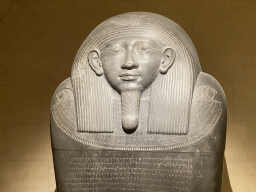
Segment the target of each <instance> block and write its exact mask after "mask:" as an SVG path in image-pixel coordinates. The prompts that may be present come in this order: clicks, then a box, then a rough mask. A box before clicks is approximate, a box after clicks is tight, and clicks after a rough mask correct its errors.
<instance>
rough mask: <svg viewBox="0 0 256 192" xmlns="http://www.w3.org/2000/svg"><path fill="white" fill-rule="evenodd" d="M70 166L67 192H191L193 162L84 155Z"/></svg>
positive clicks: (178, 159) (189, 160)
mask: <svg viewBox="0 0 256 192" xmlns="http://www.w3.org/2000/svg"><path fill="white" fill-rule="evenodd" d="M68 166H69V171H68V175H67V177H66V182H65V191H141V192H151V191H158V192H160V191H173V192H189V191H191V189H190V188H189V186H191V182H192V170H193V167H192V159H181V158H171V157H164V158H158V157H125V158H124V157H123V158H121V157H97V156H94V157H84V156H83V157H81V158H76V157H74V158H71V159H70V161H69V165H68Z"/></svg>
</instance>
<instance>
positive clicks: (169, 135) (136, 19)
mask: <svg viewBox="0 0 256 192" xmlns="http://www.w3.org/2000/svg"><path fill="white" fill-rule="evenodd" d="M226 115H227V114H226V101H225V94H224V92H223V90H222V88H221V86H220V85H219V83H218V82H217V81H216V80H215V79H214V78H213V77H212V76H210V75H208V74H206V73H203V72H202V71H201V67H200V63H199V59H198V55H197V52H196V49H195V47H194V45H193V43H192V41H191V40H190V38H189V36H188V35H187V34H186V33H185V32H184V30H183V29H182V28H181V27H180V26H179V25H177V24H176V23H175V22H173V21H172V20H170V19H168V18H166V17H163V16H160V15H157V14H153V13H143V12H138V13H126V14H122V15H118V16H115V17H112V18H110V19H108V20H106V21H104V22H103V23H101V24H100V25H99V26H98V27H96V28H95V29H94V30H93V31H92V33H91V34H90V35H89V36H88V37H87V39H86V40H85V41H84V43H83V44H82V46H81V47H80V49H79V51H78V53H77V55H76V57H75V60H74V63H73V67H72V72H71V77H70V78H68V79H66V80H65V81H63V82H62V83H61V84H60V86H59V87H58V88H57V90H56V92H55V93H54V96H53V99H52V104H51V138H52V149H53V158H54V168H55V175H56V183H57V191H58V192H69V191H71V192H73V191H75V192H84V191H93V192H94V191H99V192H102V191H117V192H119V191H127V192H128V191H136V192H155V191H158V192H160V191H161V192H169V191H171V192H206V191H207V192H211V191H212V192H220V191H221V180H222V166H223V156H224V148H225V135H226Z"/></svg>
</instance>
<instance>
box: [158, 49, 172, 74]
mask: <svg viewBox="0 0 256 192" xmlns="http://www.w3.org/2000/svg"><path fill="white" fill-rule="evenodd" d="M175 57H176V54H175V52H174V51H173V50H172V49H171V48H167V49H165V50H164V57H163V58H162V59H161V63H160V67H159V71H160V73H162V74H165V73H167V71H168V70H169V68H170V67H171V66H172V64H173V62H174V60H175Z"/></svg>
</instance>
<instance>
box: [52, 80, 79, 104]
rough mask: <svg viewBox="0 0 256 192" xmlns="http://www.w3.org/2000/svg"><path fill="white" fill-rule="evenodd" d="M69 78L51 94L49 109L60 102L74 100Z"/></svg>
mask: <svg viewBox="0 0 256 192" xmlns="http://www.w3.org/2000/svg"><path fill="white" fill-rule="evenodd" d="M73 97H74V96H73V88H72V83H71V78H67V79H65V80H64V81H63V82H62V83H61V84H60V85H59V86H58V87H57V89H56V91H55V92H54V94H53V97H52V101H51V107H52V106H54V105H55V104H57V103H58V102H60V101H61V100H74V98H73Z"/></svg>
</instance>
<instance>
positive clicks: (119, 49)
mask: <svg viewBox="0 0 256 192" xmlns="http://www.w3.org/2000/svg"><path fill="white" fill-rule="evenodd" d="M124 52H125V50H124V49H123V48H122V47H113V48H111V49H109V50H107V51H106V52H105V53H106V54H119V53H124Z"/></svg>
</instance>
